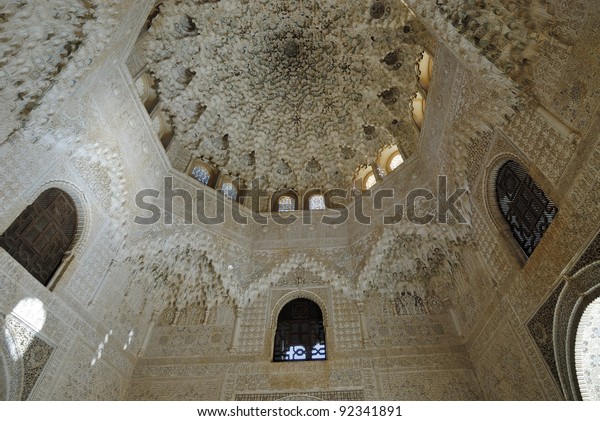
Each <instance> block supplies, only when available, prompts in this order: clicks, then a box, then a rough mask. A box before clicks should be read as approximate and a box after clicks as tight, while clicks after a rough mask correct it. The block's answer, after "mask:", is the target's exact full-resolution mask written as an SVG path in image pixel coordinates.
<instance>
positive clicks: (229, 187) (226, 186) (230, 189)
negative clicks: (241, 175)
mask: <svg viewBox="0 0 600 421" xmlns="http://www.w3.org/2000/svg"><path fill="white" fill-rule="evenodd" d="M221 191H223V195H224V196H225V197H226V198H228V199H231V200H234V201H235V200H237V196H238V189H237V188H236V187H235V186H234V185H233V184H232V183H230V182H228V181H226V182H224V183H223V184H222V185H221Z"/></svg>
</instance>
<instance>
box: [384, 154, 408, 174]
mask: <svg viewBox="0 0 600 421" xmlns="http://www.w3.org/2000/svg"><path fill="white" fill-rule="evenodd" d="M403 162H404V159H403V158H402V155H400V152H396V153H395V154H393V155H392V156H391V157H390V159H389V160H388V165H387V166H388V169H389V172H392V171H394V170H395V169H396V168H398V167H399V166H400V165H401V164H402V163H403Z"/></svg>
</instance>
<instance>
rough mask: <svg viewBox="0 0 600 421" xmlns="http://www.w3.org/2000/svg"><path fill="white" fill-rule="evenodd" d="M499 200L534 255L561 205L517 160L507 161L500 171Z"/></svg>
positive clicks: (518, 236)
mask: <svg viewBox="0 0 600 421" xmlns="http://www.w3.org/2000/svg"><path fill="white" fill-rule="evenodd" d="M496 200H497V202H498V207H499V208H500V212H501V213H502V216H504V219H505V220H506V222H507V223H508V225H509V226H510V230H511V231H512V234H513V237H514V238H515V240H517V242H518V243H519V245H520V246H521V249H523V251H524V252H525V254H526V255H527V257H529V256H531V254H532V253H533V250H534V249H535V248H536V247H537V245H538V244H539V242H540V240H541V238H542V235H544V232H545V231H546V230H547V229H548V227H549V226H550V223H552V220H553V219H554V216H555V215H556V212H558V208H557V207H556V206H555V205H554V203H553V202H552V201H551V200H550V199H549V198H548V197H547V196H546V194H545V193H544V192H543V191H542V189H540V188H539V187H538V185H537V184H536V183H535V182H534V181H533V180H532V179H531V177H529V175H528V174H527V172H526V171H525V170H524V169H523V167H521V166H520V165H519V164H518V163H516V162H515V161H508V162H506V163H505V164H504V165H503V166H502V167H501V168H500V170H499V171H498V176H497V177H496Z"/></svg>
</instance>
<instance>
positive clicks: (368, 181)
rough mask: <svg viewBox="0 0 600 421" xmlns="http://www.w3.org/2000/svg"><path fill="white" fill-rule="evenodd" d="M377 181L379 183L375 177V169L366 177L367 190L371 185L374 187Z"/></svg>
mask: <svg viewBox="0 0 600 421" xmlns="http://www.w3.org/2000/svg"><path fill="white" fill-rule="evenodd" d="M375 183H377V179H376V178H375V174H373V171H371V172H370V173H369V174H367V176H366V177H365V190H368V189H370V188H371V187H373V186H374V185H375Z"/></svg>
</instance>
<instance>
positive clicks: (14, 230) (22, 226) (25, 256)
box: [0, 188, 77, 286]
mask: <svg viewBox="0 0 600 421" xmlns="http://www.w3.org/2000/svg"><path fill="white" fill-rule="evenodd" d="M76 230H77V210H76V208H75V203H73V200H72V199H71V197H70V196H69V195H68V194H67V193H65V192H63V191H62V190H60V189H56V188H52V189H49V190H46V191H45V192H43V193H42V194H41V195H40V196H39V197H38V198H37V199H36V200H35V202H33V204H31V205H30V206H28V207H27V208H26V209H25V210H24V211H23V212H21V214H20V215H19V216H18V218H17V219H16V220H15V221H14V222H13V223H12V224H11V226H10V227H8V229H7V230H6V231H5V232H4V234H2V236H0V246H1V247H2V248H4V249H5V250H6V251H7V252H8V253H9V254H10V255H11V256H12V257H13V258H14V259H15V260H16V261H17V262H19V264H20V265H21V266H23V267H24V268H25V269H27V271H28V272H29V273H31V274H32V275H33V276H34V277H35V278H36V279H37V280H38V281H40V282H41V283H42V284H44V285H45V286H47V285H48V283H49V282H50V279H51V278H52V275H54V272H55V271H56V269H58V267H59V266H60V264H61V262H62V260H63V256H64V254H65V252H66V251H67V250H68V249H69V246H70V245H71V243H72V241H73V239H74V237H75V232H76Z"/></svg>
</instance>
